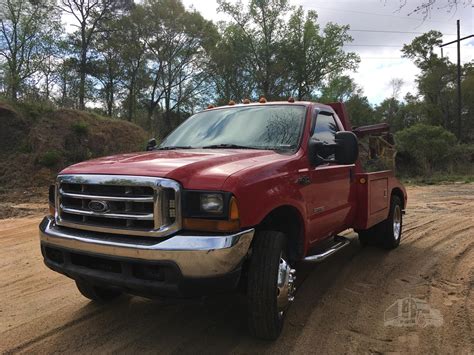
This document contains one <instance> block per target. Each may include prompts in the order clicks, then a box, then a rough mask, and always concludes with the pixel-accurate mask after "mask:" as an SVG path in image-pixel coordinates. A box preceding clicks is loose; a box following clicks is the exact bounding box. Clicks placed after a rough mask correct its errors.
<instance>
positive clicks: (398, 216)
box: [393, 205, 402, 240]
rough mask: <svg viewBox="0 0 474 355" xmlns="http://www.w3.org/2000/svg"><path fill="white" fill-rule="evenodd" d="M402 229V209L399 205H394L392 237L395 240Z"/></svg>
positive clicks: (398, 237)
mask: <svg viewBox="0 0 474 355" xmlns="http://www.w3.org/2000/svg"><path fill="white" fill-rule="evenodd" d="M401 230H402V211H401V210H400V206H399V205H396V206H395V210H394V211H393V237H394V238H395V240H398V239H400V232H401Z"/></svg>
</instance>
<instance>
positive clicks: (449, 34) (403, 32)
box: [349, 29, 456, 36]
mask: <svg viewBox="0 0 474 355" xmlns="http://www.w3.org/2000/svg"><path fill="white" fill-rule="evenodd" d="M349 31H350V32H377V33H402V34H415V35H423V34H425V33H426V32H413V31H388V30H352V29H350V30H349ZM443 36H456V34H454V33H444V34H443Z"/></svg>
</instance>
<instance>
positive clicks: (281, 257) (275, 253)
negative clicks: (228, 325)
mask: <svg viewBox="0 0 474 355" xmlns="http://www.w3.org/2000/svg"><path fill="white" fill-rule="evenodd" d="M286 255H287V253H286V237H285V235H284V234H283V233H280V232H274V231H261V232H259V233H257V235H256V236H255V240H254V243H253V247H252V257H251V259H250V265H249V270H248V287H247V302H248V324H249V330H250V333H251V334H252V335H254V336H256V337H258V338H262V339H266V340H275V339H277V338H278V336H279V335H280V333H281V330H282V328H283V321H284V317H285V311H286V310H287V308H288V306H289V303H290V302H291V301H293V298H294V297H293V294H294V290H295V289H294V280H295V277H294V275H295V271H294V270H293V269H291V267H290V265H289V264H288V262H287V261H286Z"/></svg>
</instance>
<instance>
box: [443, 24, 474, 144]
mask: <svg viewBox="0 0 474 355" xmlns="http://www.w3.org/2000/svg"><path fill="white" fill-rule="evenodd" d="M457 29H458V38H457V40H455V41H451V42H448V43H444V44H442V45H441V46H440V47H441V56H443V47H445V46H448V45H450V44H453V43H456V44H457V47H458V64H457V69H458V78H457V89H458V90H457V94H458V122H457V133H458V134H457V136H458V139H459V140H461V134H462V124H461V118H462V93H461V41H464V40H465V39H468V38H471V37H474V35H469V36H466V37H463V38H461V21H459V20H457Z"/></svg>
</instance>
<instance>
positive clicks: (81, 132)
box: [71, 121, 89, 137]
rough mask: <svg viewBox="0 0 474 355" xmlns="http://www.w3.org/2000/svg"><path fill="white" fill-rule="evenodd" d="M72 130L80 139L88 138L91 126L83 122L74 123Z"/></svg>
mask: <svg viewBox="0 0 474 355" xmlns="http://www.w3.org/2000/svg"><path fill="white" fill-rule="evenodd" d="M71 129H72V131H73V132H74V133H75V134H77V136H79V137H83V136H87V134H88V133H89V125H88V124H87V123H86V122H83V121H78V122H74V123H73V124H72V125H71Z"/></svg>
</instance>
